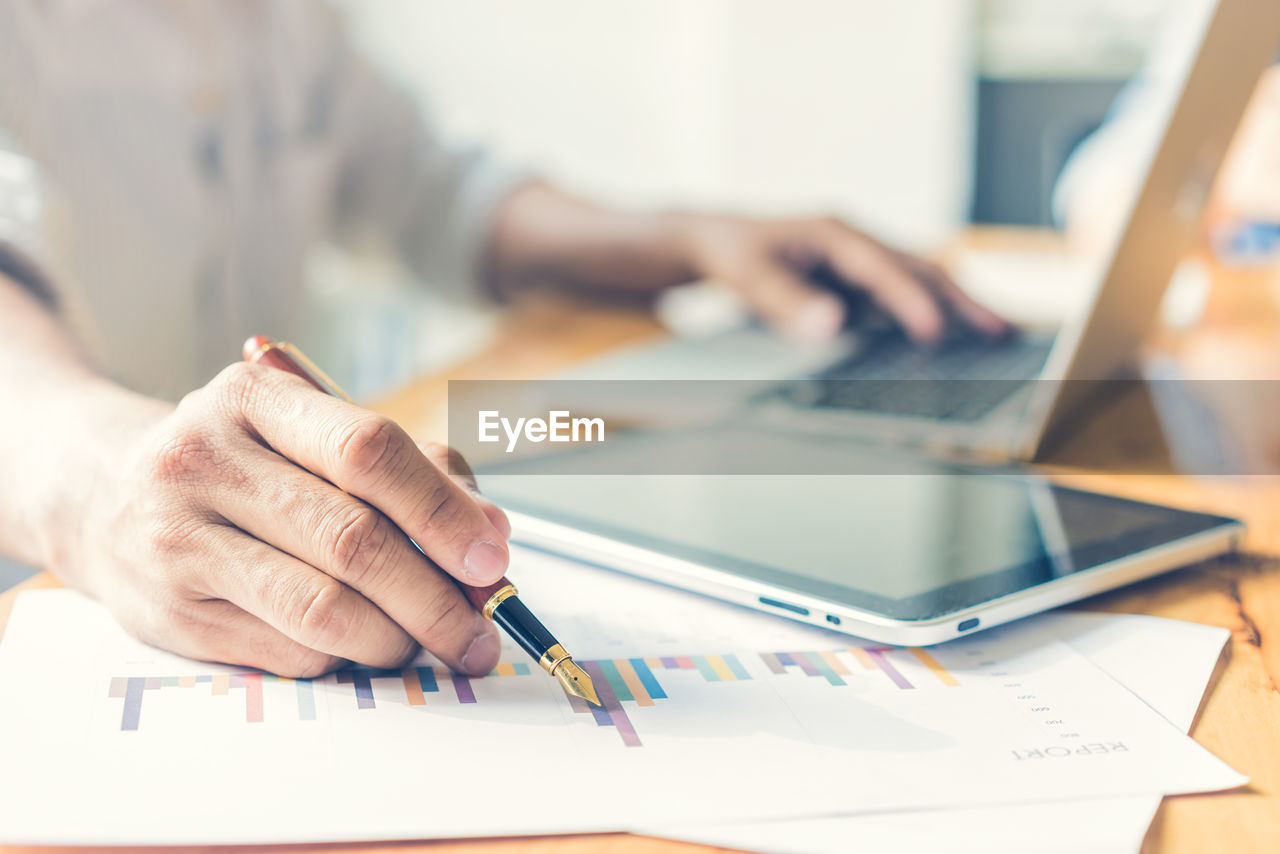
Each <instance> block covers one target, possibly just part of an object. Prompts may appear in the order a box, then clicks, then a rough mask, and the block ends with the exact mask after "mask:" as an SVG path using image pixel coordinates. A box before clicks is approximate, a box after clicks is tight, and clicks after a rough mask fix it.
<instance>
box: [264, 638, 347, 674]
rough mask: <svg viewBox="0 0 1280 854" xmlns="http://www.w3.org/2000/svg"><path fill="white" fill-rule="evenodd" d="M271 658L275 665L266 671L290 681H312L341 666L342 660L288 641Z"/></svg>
mask: <svg viewBox="0 0 1280 854" xmlns="http://www.w3.org/2000/svg"><path fill="white" fill-rule="evenodd" d="M273 658H274V659H275V660H276V664H275V665H273V666H271V667H269V668H268V669H270V670H271V671H272V672H273V673H275V674H277V675H279V676H287V677H289V678H290V679H314V678H316V677H317V676H323V675H324V674H326V673H328V672H329V671H330V670H336V669H337V668H338V667H339V666H340V665H341V664H342V659H340V658H338V657H336V656H333V655H329V654H328V653H323V652H319V651H317V650H314V649H311V648H310V647H307V646H303V645H302V644H300V643H295V642H293V641H289V642H288V643H287V644H286V645H285V647H284V649H282V650H280V651H279V652H278V653H277V654H276V655H275V656H273Z"/></svg>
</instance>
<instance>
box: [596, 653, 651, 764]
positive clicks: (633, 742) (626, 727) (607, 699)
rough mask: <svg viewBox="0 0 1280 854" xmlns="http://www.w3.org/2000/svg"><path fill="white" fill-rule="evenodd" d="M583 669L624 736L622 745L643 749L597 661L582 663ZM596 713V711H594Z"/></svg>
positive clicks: (610, 718) (614, 723) (598, 719)
mask: <svg viewBox="0 0 1280 854" xmlns="http://www.w3.org/2000/svg"><path fill="white" fill-rule="evenodd" d="M581 664H582V669H583V670H585V671H587V675H588V676H590V677H591V682H592V684H594V685H595V687H596V693H597V694H598V695H599V696H600V705H601V706H603V707H604V710H605V711H607V712H608V714H609V720H610V721H612V722H613V725H614V726H615V727H617V729H618V735H620V736H622V743H623V744H625V745H626V746H627V747H642V746H643V745H641V744H640V736H638V735H636V730H635V727H633V726H632V725H631V719H630V718H628V717H627V713H626V711H625V710H624V709H623V708H622V704H621V703H619V702H618V697H617V695H616V694H614V693H613V686H612V685H610V684H609V679H608V677H606V676H605V675H604V671H603V670H601V669H600V665H599V663H597V662H595V661H583V662H581ZM592 711H593V712H594V711H595V710H594V709H592ZM599 721H600V718H599V716H598V715H597V717H596V722H597V723H599Z"/></svg>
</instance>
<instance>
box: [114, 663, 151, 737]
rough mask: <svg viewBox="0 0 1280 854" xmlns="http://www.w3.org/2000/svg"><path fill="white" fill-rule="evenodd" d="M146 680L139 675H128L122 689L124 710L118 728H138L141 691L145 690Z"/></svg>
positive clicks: (131, 729) (130, 729)
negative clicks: (127, 679)
mask: <svg viewBox="0 0 1280 854" xmlns="http://www.w3.org/2000/svg"><path fill="white" fill-rule="evenodd" d="M146 686H147V680H146V679H144V678H143V677H141V676H130V677H129V681H128V682H127V683H126V684H125V689H124V712H123V713H121V715H120V729H122V730H125V731H134V730H137V728H138V719H139V718H140V717H142V692H143V691H145V690H146Z"/></svg>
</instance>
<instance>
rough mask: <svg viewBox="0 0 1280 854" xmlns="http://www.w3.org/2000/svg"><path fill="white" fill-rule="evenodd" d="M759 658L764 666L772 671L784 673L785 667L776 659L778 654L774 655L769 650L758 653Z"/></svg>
mask: <svg viewBox="0 0 1280 854" xmlns="http://www.w3.org/2000/svg"><path fill="white" fill-rule="evenodd" d="M760 660H761V661H763V662H764V663H765V666H766V667H768V668H769V669H770V670H772V671H773V672H774V673H781V674H783V675H786V672H787V668H785V667H783V666H782V662H781V661H778V656H776V655H774V654H773V653H771V652H762V653H760Z"/></svg>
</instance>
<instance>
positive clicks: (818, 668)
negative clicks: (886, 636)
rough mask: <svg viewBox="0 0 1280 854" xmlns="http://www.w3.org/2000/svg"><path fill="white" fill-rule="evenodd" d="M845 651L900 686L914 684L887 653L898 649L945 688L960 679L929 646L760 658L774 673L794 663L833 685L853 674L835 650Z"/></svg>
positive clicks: (849, 649)
mask: <svg viewBox="0 0 1280 854" xmlns="http://www.w3.org/2000/svg"><path fill="white" fill-rule="evenodd" d="M841 652H843V653H847V654H848V655H849V656H850V657H852V658H853V660H854V661H855V662H857V664H858V665H859V666H860V667H861V668H862V669H863V670H878V671H880V672H881V673H883V674H884V675H885V676H887V677H888V678H889V681H890V682H892V683H893V684H894V685H896V686H897V687H898V688H901V689H903V690H908V691H909V690H913V689H914V688H915V687H916V686H915V685H913V684H912V683H911V682H910V681H909V680H908V679H907V677H906V676H904V675H902V671H901V670H899V669H898V668H897V667H895V666H894V664H893V663H892V662H891V661H889V659H888V657H887V654H888V653H890V652H898V653H903V654H908V655H911V656H913V657H914V658H915V659H916V660H917V661H919V662H920V663H921V664H923V665H924V666H925V667H926V668H928V670H929V672H930V673H932V674H933V675H934V676H936V677H937V678H938V681H940V682H941V683H942V684H943V685H945V686H947V687H948V688H958V687H959V686H960V682H959V680H958V679H956V677H955V676H953V675H952V674H951V673H950V672H949V671H948V670H947V669H946V668H945V667H943V666H942V665H941V664H939V663H938V660H937V659H936V658H934V657H933V656H932V655H931V654H930V653H929V651H928V650H925V649H921V648H920V647H906V648H898V647H889V646H878V647H861V646H852V647H846V648H845V649H842V650H823V651H821V652H762V653H760V659H761V661H763V662H764V663H765V666H766V667H768V668H769V670H771V671H772V672H773V673H774V674H776V675H779V676H781V675H785V674H786V673H787V668H788V667H795V668H798V669H799V670H800V672H801V673H803V674H804V675H805V676H821V677H822V678H824V679H826V680H827V682H829V683H830V684H832V685H846V684H848V683H847V682H846V681H845V677H847V676H850V675H852V671H851V670H850V669H849V667H848V666H847V665H846V664H845V663H844V662H843V661H841V659H840V656H839V654H838V653H841Z"/></svg>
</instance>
